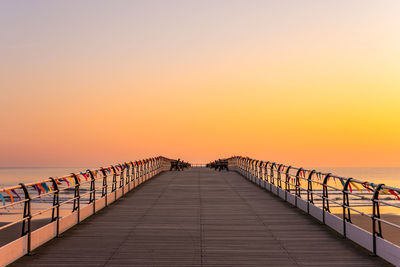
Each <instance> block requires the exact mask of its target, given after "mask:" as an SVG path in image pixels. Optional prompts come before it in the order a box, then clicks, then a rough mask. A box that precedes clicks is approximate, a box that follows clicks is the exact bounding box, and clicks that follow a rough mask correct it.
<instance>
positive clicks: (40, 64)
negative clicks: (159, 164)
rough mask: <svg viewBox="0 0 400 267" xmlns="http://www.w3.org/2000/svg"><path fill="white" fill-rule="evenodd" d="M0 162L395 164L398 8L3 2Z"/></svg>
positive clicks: (399, 121) (399, 101)
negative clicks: (157, 159) (244, 159)
mask: <svg viewBox="0 0 400 267" xmlns="http://www.w3.org/2000/svg"><path fill="white" fill-rule="evenodd" d="M0 123H1V127H0V166H101V165H105V164H113V163H117V162H122V161H130V160H135V159H141V158H145V157H151V156H158V155H163V156H166V157H170V158H177V157H180V158H181V159H185V160H188V161H191V162H193V163H202V162H208V161H210V160H214V159H216V158H220V157H229V156H232V155H242V156H249V157H252V158H257V159H261V160H269V161H275V162H281V163H285V164H291V165H295V166H400V138H399V137H400V1H397V0H393V1H385V0H382V1H368V0H359V1H355V0H346V1H344V0H343V1H341V0H338V1H317V0H315V1H311V0H293V1H289V0H284V1H282V0H277V1H267V0H265V1H257V0H252V1H236V0H230V1H223V0H216V1H209V0H202V1H190V0H181V1H174V0H168V1H164V0H160V1H154V0H150V1H118V0H116V1H101V0H96V1H87V0H79V1H76V0H75V1H40V0H38V1H28V0H27V1H20V0H10V1H9V0H0Z"/></svg>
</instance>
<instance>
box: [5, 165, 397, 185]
mask: <svg viewBox="0 0 400 267" xmlns="http://www.w3.org/2000/svg"><path fill="white" fill-rule="evenodd" d="M87 169H94V168H93V167H0V188H4V187H9V186H13V185H18V184H19V183H30V182H39V181H41V180H45V179H47V178H49V177H60V176H64V175H67V174H70V173H80V172H82V171H85V170H87ZM310 169H311V168H310ZM315 169H316V170H318V171H322V172H326V173H332V174H336V175H339V176H343V177H352V178H355V179H358V180H363V181H368V182H373V183H376V184H379V183H383V184H385V185H387V186H394V187H400V167H319V168H315Z"/></svg>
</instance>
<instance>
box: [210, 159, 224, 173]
mask: <svg viewBox="0 0 400 267" xmlns="http://www.w3.org/2000/svg"><path fill="white" fill-rule="evenodd" d="M206 167H207V168H211V169H215V170H218V171H222V170H227V171H229V168H228V161H227V160H222V159H219V160H216V161H213V162H210V163H208V164H207V165H206Z"/></svg>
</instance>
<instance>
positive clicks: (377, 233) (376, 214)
mask: <svg viewBox="0 0 400 267" xmlns="http://www.w3.org/2000/svg"><path fill="white" fill-rule="evenodd" d="M383 186H385V185H384V184H379V185H378V186H377V187H375V191H374V195H373V197H372V202H373V203H372V207H373V211H372V244H373V253H374V255H376V237H377V236H378V237H382V226H381V221H380V220H379V219H380V218H381V213H380V210H379V202H378V200H379V193H380V190H381V189H382V188H383ZM377 219H378V220H377ZM376 222H378V231H377V229H376Z"/></svg>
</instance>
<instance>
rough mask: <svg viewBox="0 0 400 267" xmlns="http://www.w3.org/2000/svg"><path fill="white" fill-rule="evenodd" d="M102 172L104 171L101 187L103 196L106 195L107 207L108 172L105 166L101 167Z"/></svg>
mask: <svg viewBox="0 0 400 267" xmlns="http://www.w3.org/2000/svg"><path fill="white" fill-rule="evenodd" d="M101 172H102V173H103V187H102V189H101V197H105V204H104V206H105V207H107V191H108V190H107V189H108V185H107V172H106V170H105V169H104V168H101Z"/></svg>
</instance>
